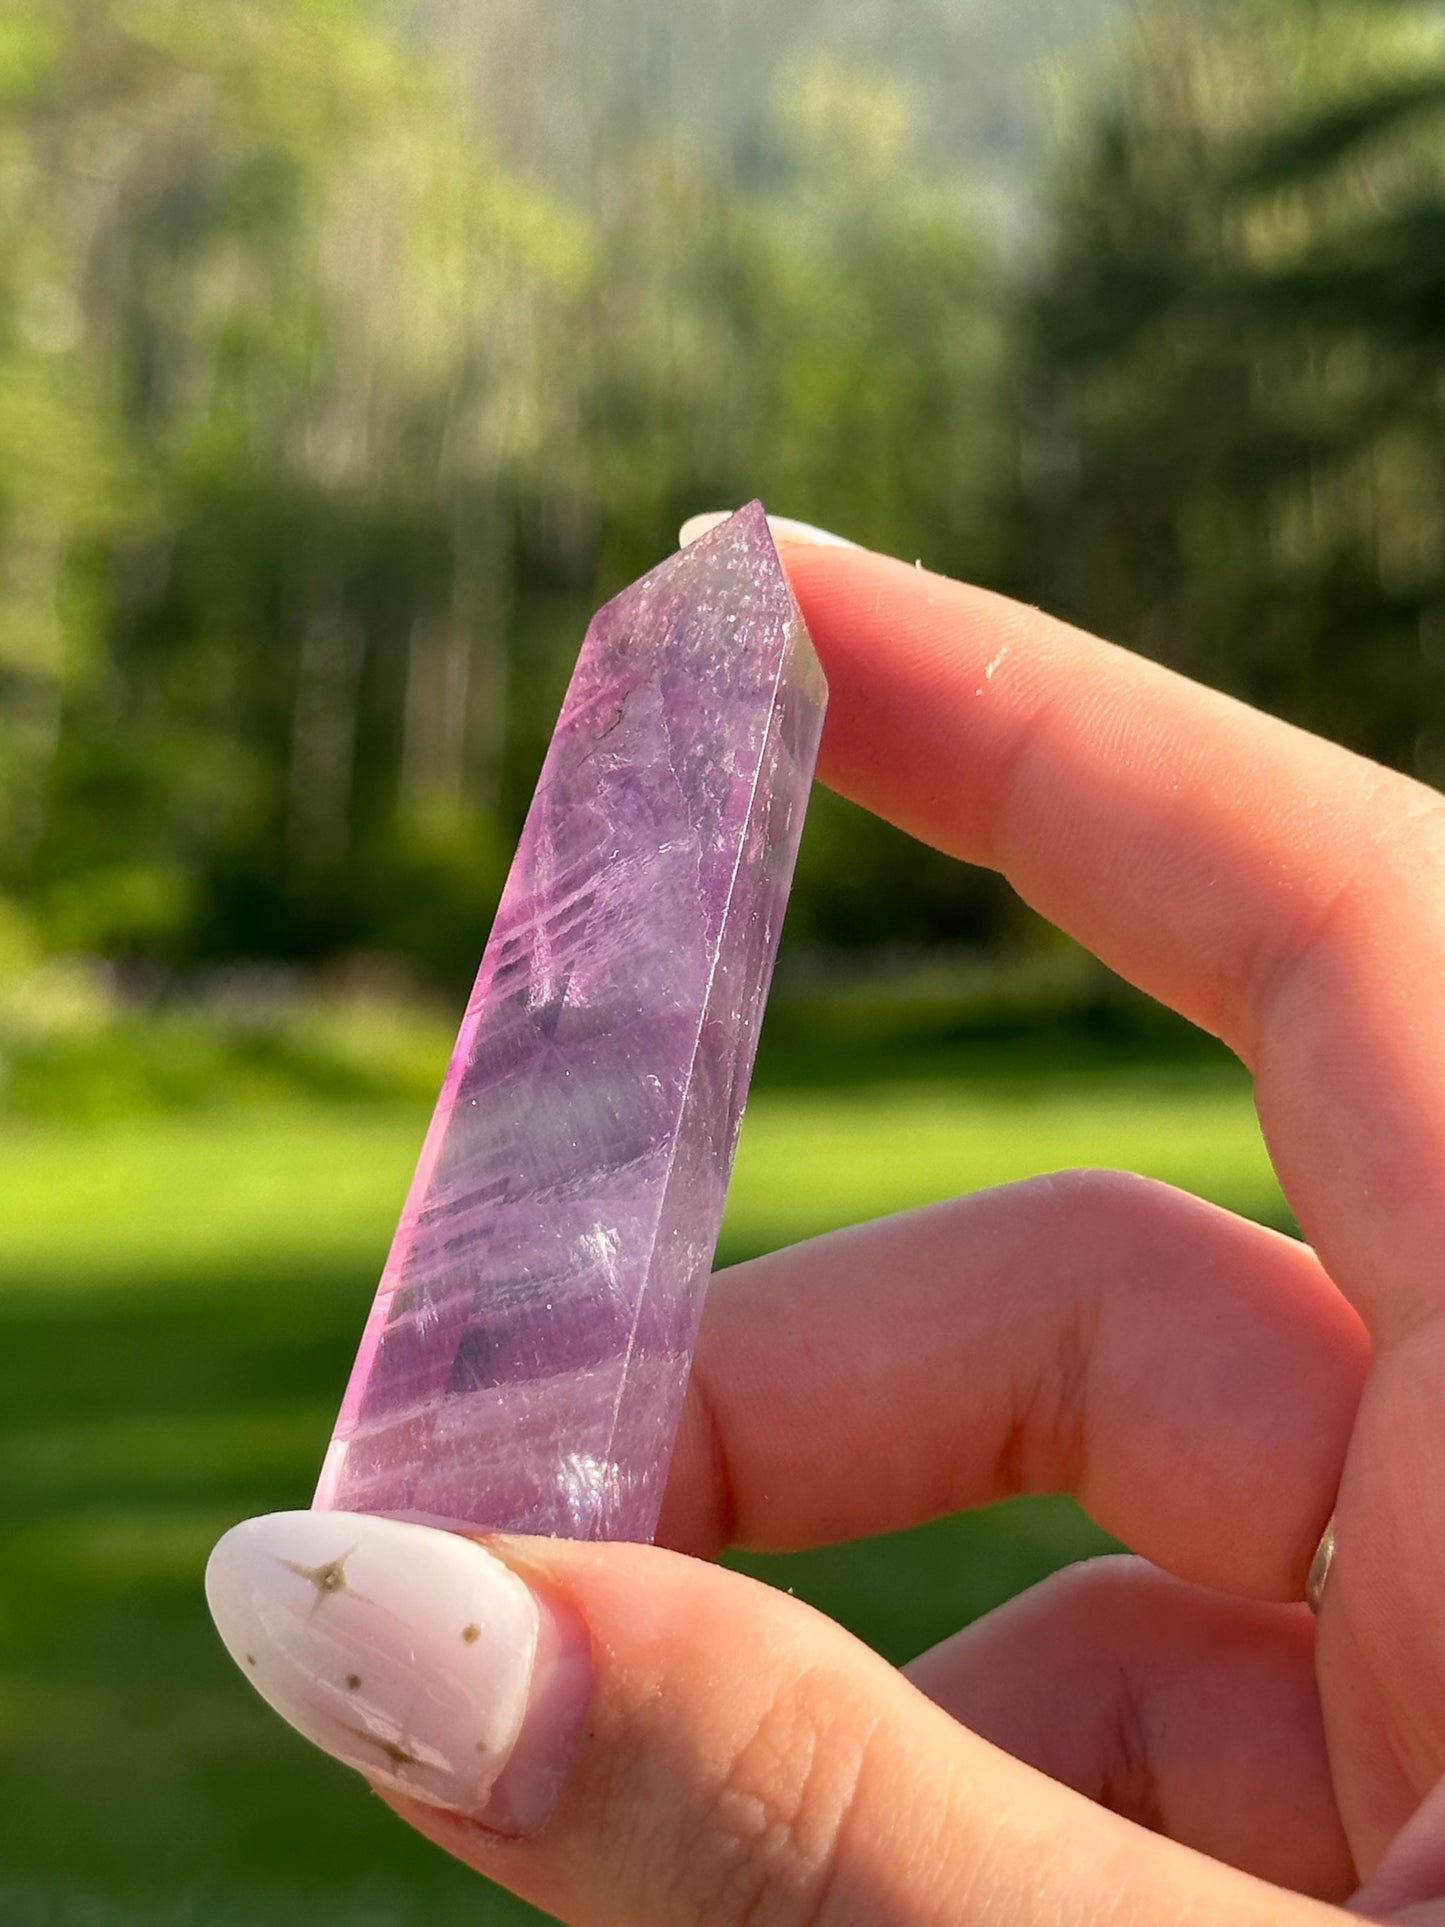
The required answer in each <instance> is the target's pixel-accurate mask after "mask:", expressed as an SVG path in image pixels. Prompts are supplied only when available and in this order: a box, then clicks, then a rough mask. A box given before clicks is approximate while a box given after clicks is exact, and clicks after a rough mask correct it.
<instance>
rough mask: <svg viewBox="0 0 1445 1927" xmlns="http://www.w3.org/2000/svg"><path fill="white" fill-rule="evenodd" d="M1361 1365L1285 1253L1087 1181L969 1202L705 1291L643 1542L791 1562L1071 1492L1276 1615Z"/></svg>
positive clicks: (1324, 1287) (1352, 1324)
mask: <svg viewBox="0 0 1445 1927" xmlns="http://www.w3.org/2000/svg"><path fill="white" fill-rule="evenodd" d="M1366 1363H1367V1346H1366V1341H1365V1337H1364V1333H1363V1329H1362V1327H1361V1325H1360V1323H1359V1320H1358V1318H1357V1316H1356V1314H1355V1313H1354V1312H1353V1311H1351V1309H1350V1308H1349V1306H1348V1305H1347V1304H1346V1303H1345V1302H1344V1300H1343V1299H1342V1298H1341V1297H1340V1296H1339V1294H1338V1293H1337V1292H1335V1291H1334V1289H1333V1287H1332V1286H1331V1285H1330V1284H1329V1282H1328V1280H1327V1279H1325V1278H1324V1277H1323V1275H1322V1273H1321V1271H1320V1268H1319V1265H1318V1263H1317V1261H1316V1260H1315V1258H1314V1257H1313V1255H1312V1254H1311V1252H1310V1251H1309V1250H1308V1249H1307V1248H1306V1247H1304V1246H1303V1245H1300V1244H1297V1243H1295V1242H1294V1241H1293V1240H1291V1239H1288V1238H1283V1237H1280V1236H1278V1235H1277V1234H1275V1233H1273V1232H1269V1231H1265V1230H1263V1229H1262V1228H1261V1227H1259V1226H1258V1225H1253V1224H1249V1223H1247V1222H1246V1221H1244V1220H1243V1219H1240V1218H1236V1217H1233V1216H1231V1215H1230V1214H1229V1213H1228V1212H1225V1211H1220V1210H1218V1209H1217V1208H1216V1207H1214V1206H1212V1205H1208V1204H1204V1203H1201V1202H1200V1201H1199V1200H1198V1199H1196V1198H1191V1197H1188V1196H1186V1195H1185V1194H1184V1193H1182V1192H1178V1191H1174V1190H1172V1189H1170V1188H1169V1187H1168V1186H1166V1185H1161V1184H1153V1183H1149V1182H1147V1181H1146V1180H1144V1179H1142V1178H1130V1177H1125V1176H1123V1175H1121V1174H1118V1173H1112V1172H1071V1173H1065V1174H1063V1175H1060V1176H1057V1177H1052V1178H1045V1179H1036V1180H1033V1181H1031V1182H1029V1183H1027V1184H1021V1185H1012V1186H1008V1187H1005V1188H1004V1189H1002V1190H998V1191H991V1192H981V1193H979V1194H977V1195H975V1196H973V1197H968V1198H963V1199H959V1200H957V1201H955V1202H953V1203H950V1204H946V1205H941V1206H935V1207H933V1208H931V1209H928V1210H923V1211H917V1212H911V1213H908V1214H907V1215H905V1216H902V1217H898V1218H889V1219H884V1220H881V1221H879V1222H877V1223H873V1224H866V1225H860V1226H857V1227H855V1228H853V1229H851V1230H847V1231H840V1232H835V1233H832V1234H831V1235H829V1236H827V1237H824V1238H818V1239H814V1240H812V1241H811V1242H810V1243H807V1244H803V1245H799V1246H796V1247H794V1248H793V1249H791V1250H788V1251H781V1252H777V1253H775V1254H773V1255H772V1256H770V1257H767V1258H762V1259H758V1260H756V1261H755V1262H753V1263H751V1264H747V1265H741V1266H738V1267H737V1268H736V1269H735V1270H733V1271H730V1272H724V1273H722V1274H721V1275H720V1276H719V1277H718V1278H717V1279H716V1280H715V1281H714V1284H713V1287H712V1289H711V1291H710V1293H709V1297H708V1302H707V1309H706V1313H705V1316H704V1322H703V1330H702V1335H701V1341H700V1343H699V1347H698V1351H697V1356H696V1361H695V1364H694V1369H693V1378H692V1383H691V1386H690V1389H689V1396H688V1404H687V1407H686V1411H685V1415H684V1423H683V1430H682V1434H681V1439H680V1443H679V1450H678V1454H677V1457H676V1459H675V1461H674V1471H673V1476H672V1479H671V1482H670V1485H669V1489H668V1495H667V1502H666V1505H665V1508H664V1513H663V1524H662V1532H661V1537H662V1538H663V1540H664V1541H665V1542H666V1543H670V1544H674V1545H679V1546H683V1547H685V1548H687V1549H688V1550H692V1551H700V1552H707V1553H712V1552H715V1551H716V1550H718V1548H719V1547H720V1546H722V1545H725V1544H733V1543H741V1544H744V1545H749V1546H755V1547H760V1548H769V1547H791V1546H799V1545H815V1544H821V1543H827V1542H831V1541H835V1540H840V1539H848V1538H856V1537H858V1536H859V1535H860V1534H863V1533H870V1532H882V1531H887V1530H891V1529H893V1528H896V1527H899V1526H906V1525H912V1524H915V1523H917V1522H918V1521H919V1520H922V1519H927V1518H936V1517H938V1516H940V1515H942V1514H944V1513H948V1512H953V1511H958V1510H960V1509H962V1508H964V1507H968V1506H976V1505H983V1504H987V1503H989V1502H991V1501H993V1500H996V1499H1002V1498H1006V1497H1009V1496H1011V1495H1012V1494H1014V1493H1017V1492H1056V1491H1071V1492H1073V1493H1075V1494H1076V1496H1077V1497H1078V1498H1079V1499H1080V1500H1081V1501H1082V1503H1083V1504H1084V1506H1085V1507H1086V1508H1087V1510H1088V1511H1089V1512H1090V1513H1091V1514H1092V1516H1093V1517H1094V1518H1095V1519H1097V1520H1098V1521H1099V1522H1100V1523H1101V1524H1102V1525H1104V1526H1105V1527H1107V1528H1108V1530H1110V1531H1111V1532H1114V1533H1116V1534H1117V1535H1118V1536H1119V1537H1120V1538H1121V1539H1123V1540H1125V1541H1126V1542H1127V1543H1128V1544H1129V1545H1130V1546H1132V1547H1134V1548H1135V1549H1136V1550H1138V1551H1141V1552H1143V1553H1145V1554H1146V1555H1147V1556H1148V1557H1149V1558H1150V1559H1152V1560H1153V1561H1154V1562H1155V1563H1156V1564H1159V1565H1163V1566H1167V1567H1168V1568H1169V1569H1170V1570H1171V1571H1174V1572H1177V1573H1180V1574H1182V1575H1183V1576H1184V1577H1186V1578H1191V1579H1196V1580H1199V1581H1202V1582H1204V1583H1206V1584H1210V1585H1215V1586H1222V1587H1227V1588H1229V1589H1230V1590H1232V1591H1236V1592H1243V1593H1253V1594H1256V1595H1260V1596H1263V1597H1267V1598H1275V1599H1291V1598H1293V1599H1299V1598H1301V1597H1302V1596H1303V1590H1304V1580H1305V1574H1306V1572H1307V1569H1308V1566H1309V1562H1310V1558H1311V1555H1312V1554H1313V1551H1314V1548H1315V1545H1316V1543H1317V1542H1318V1539H1319V1535H1320V1532H1321V1531H1322V1529H1323V1527H1324V1524H1325V1521H1326V1519H1327V1518H1328V1516H1329V1511H1330V1507H1331V1505H1332V1504H1333V1501H1334V1494H1335V1490H1336V1487H1337V1483H1338V1479H1339V1471H1340V1465H1341V1463H1342V1461H1343V1458H1344V1453H1345V1449H1346V1445H1347V1443H1348V1440H1349V1436H1350V1427H1351V1423H1352V1420H1353V1415H1354V1410H1355V1404H1356V1400H1357V1398H1358V1395H1359V1386H1360V1383H1361V1380H1362V1378H1363V1376H1364V1372H1365V1369H1366ZM1222 1519H1224V1520H1227V1521H1228V1529H1227V1530H1223V1531H1222V1530H1221V1528H1220V1522H1221V1520H1222Z"/></svg>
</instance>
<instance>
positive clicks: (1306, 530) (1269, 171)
mask: <svg viewBox="0 0 1445 1927" xmlns="http://www.w3.org/2000/svg"><path fill="white" fill-rule="evenodd" d="M1442 122H1445V39H1442V32H1441V22H1440V16H1439V12H1438V9H1437V8H1434V7H1429V6H1425V5H1421V4H1408V0H1379V3H1378V4H1374V5H1371V6H1370V7H1361V6H1359V5H1357V4H1353V3H1352V0H1349V3H1347V0H1214V4H1212V5H1209V6H1206V7H1199V6H1193V5H1185V4H1182V0H1161V3H1160V4H1155V5H1154V6H1153V7H1152V8H1150V9H1149V10H1148V12H1147V13H1145V14H1144V15H1142V16H1141V18H1140V21H1139V23H1138V26H1137V28H1136V30H1135V36H1134V42H1133V48H1132V55H1131V58H1130V60H1129V62H1128V63H1127V66H1126V70H1125V73H1124V76H1123V78H1122V80H1121V83H1120V85H1119V87H1118V90H1117V96H1116V98H1115V99H1114V101H1113V103H1112V105H1111V106H1110V107H1109V109H1108V111H1107V112H1106V113H1104V114H1103V115H1102V116H1098V115H1096V116H1095V118H1094V121H1093V124H1092V126H1091V127H1089V128H1088V129H1087V130H1086V131H1085V132H1083V133H1082V134H1076V135H1075V136H1074V138H1073V140H1072V142H1071V143H1070V144H1069V145H1067V146H1066V149H1065V153H1064V157H1063V163H1064V164H1063V165H1062V166H1061V169H1060V174H1059V183H1058V187H1057V190H1056V194H1055V207H1056V221H1057V233H1056V240H1055V243H1054V245H1053V248H1052V250H1051V252H1050V254H1049V257H1048V261H1047V266H1046V269H1045V271H1044V272H1043V274H1042V275H1041V277H1040V280H1039V283H1038V286H1037V289H1036V292H1035V295H1034V297H1033V299H1032V302H1031V304H1030V306H1029V309H1028V313H1027V321H1026V326H1025V328H1024V329H1023V330H1022V331H1021V337H1022V340H1023V342H1024V344H1025V345H1024V348H1023V351H1022V363H1023V365H1022V368H1021V370H1020V379H1019V382H1018V392H1019V394H1020V396H1021V398H1022V402H1021V417H1022V435H1021V479H1020V489H1019V513H1018V518H1017V521H1016V523H1015V545H1016V546H1015V562H1014V575H1015V579H1016V582H1017V584H1018V586H1020V587H1022V588H1023V589H1024V590H1025V592H1026V593H1028V594H1030V595H1032V596H1035V597H1037V598H1038V599H1040V600H1044V601H1047V602H1049V603H1051V604H1052V605H1054V606H1055V607H1058V608H1060V609H1061V610H1062V611H1063V612H1065V613H1068V614H1069V615H1071V616H1073V617H1075V618H1076V619H1078V620H1080V621H1083V622H1086V623H1089V624H1091V625H1093V626H1095V627H1098V628H1100V629H1102V630H1103V631H1104V632H1105V633H1108V634H1113V635H1115V636H1117V637H1118V638H1119V639H1120V640H1122V641H1126V642H1129V643H1131V644H1133V645H1135V646H1138V647H1141V648H1144V649H1145V650H1148V651H1150V652H1152V653H1155V654H1159V655H1162V656H1165V657H1166V658H1167V659H1168V660H1170V661H1172V662H1175V663H1177V664H1179V665H1180V666H1182V667H1184V668H1186V669H1188V670H1190V671H1191V672H1193V673H1199V674H1203V675H1204V676H1206V677H1207V678H1209V679H1211V680H1215V681H1217V682H1220V683H1222V684H1224V685H1225V686H1227V687H1229V688H1231V689H1234V690H1236V691H1237V692H1239V693H1240V694H1243V695H1245V696H1247V697H1249V698H1251V699H1253V700H1256V701H1261V702H1263V703H1265V704H1266V705H1267V706H1269V707H1271V708H1275V709H1278V710H1280V711H1282V712H1284V713H1285V714H1288V715H1291V716H1293V717H1294V718H1296V719H1297V720H1299V721H1300V722H1302V723H1304V724H1306V725H1307V726H1310V727H1313V728H1318V729H1322V730H1324V731H1325V732H1326V733H1328V734H1331V735H1335V736H1339V737H1341V738H1343V739H1345V740H1347V741H1350V742H1353V743H1354V744H1356V745H1357V746H1359V747H1360V748H1362V749H1365V750H1366V751H1368V752H1369V753H1371V754H1373V755H1376V756H1381V757H1383V758H1385V759H1386V760H1388V761H1392V762H1395V763H1398V764H1401V765H1403V766H1406V767H1411V766H1413V767H1415V768H1417V769H1419V770H1420V772H1421V773H1422V774H1424V775H1426V776H1429V777H1434V778H1437V779H1438V778H1439V776H1440V775H1441V774H1445V739H1442V738H1441V737H1440V734H1439V731H1438V727H1435V728H1432V727H1431V726H1429V724H1428V718H1430V717H1431V716H1432V715H1434V714H1437V713H1438V712H1439V709H1440V703H1441V698H1442V696H1445V675H1442V672H1445V647H1442V646H1441V642H1440V636H1441V634H1442V631H1445V622H1442V614H1445V458H1442V455H1441V448H1442V429H1445V421H1442V407H1445V272H1442V267H1441V263H1442V260H1445V254H1442V241H1445V158H1442V155H1445V149H1442V143H1441V139H1440V135H1441V131H1442Z"/></svg>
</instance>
